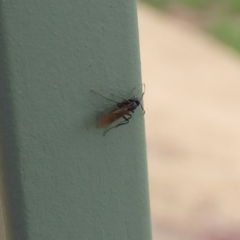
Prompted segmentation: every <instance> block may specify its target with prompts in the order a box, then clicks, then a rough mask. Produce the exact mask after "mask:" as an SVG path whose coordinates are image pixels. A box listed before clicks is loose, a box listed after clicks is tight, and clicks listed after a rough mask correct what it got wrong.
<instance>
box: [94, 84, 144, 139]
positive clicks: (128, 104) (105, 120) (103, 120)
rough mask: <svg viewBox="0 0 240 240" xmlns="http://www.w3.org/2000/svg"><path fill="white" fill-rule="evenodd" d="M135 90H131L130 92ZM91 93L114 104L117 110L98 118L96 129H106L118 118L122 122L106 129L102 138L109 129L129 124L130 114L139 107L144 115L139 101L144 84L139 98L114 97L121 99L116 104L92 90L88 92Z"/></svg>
mask: <svg viewBox="0 0 240 240" xmlns="http://www.w3.org/2000/svg"><path fill="white" fill-rule="evenodd" d="M134 90H135V88H134V89H133V90H132V92H133V91H134ZM90 91H91V92H92V93H95V94H97V95H99V96H101V97H103V98H105V99H107V100H108V101H111V102H115V103H116V104H117V107H118V108H117V109H114V110H113V111H111V112H108V113H106V114H104V115H103V116H102V117H100V118H99V119H98V121H97V124H96V127H97V128H107V127H108V126H109V125H111V124H112V123H113V122H115V121H117V120H118V119H120V118H123V121H122V122H120V123H119V124H117V125H115V126H113V127H110V128H108V129H107V130H106V131H105V132H104V134H103V136H105V135H106V134H107V132H108V131H110V130H111V129H113V128H117V127H120V126H123V125H125V124H128V123H129V120H130V119H131V118H132V115H131V113H134V110H135V109H136V108H137V107H138V106H139V105H140V106H141V108H142V111H143V114H145V110H144V108H143V106H142V103H141V100H142V98H143V96H144V94H145V84H143V92H142V95H141V97H140V98H136V97H135V96H133V97H132V98H129V99H125V98H122V97H119V96H116V97H119V98H121V99H122V101H121V102H117V101H115V100H112V99H110V98H107V97H105V96H103V95H102V94H100V93H98V92H96V91H94V90H90ZM111 95H112V96H115V95H114V94H111Z"/></svg>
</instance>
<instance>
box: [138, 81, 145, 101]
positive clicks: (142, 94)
mask: <svg viewBox="0 0 240 240" xmlns="http://www.w3.org/2000/svg"><path fill="white" fill-rule="evenodd" d="M145 90H146V87H145V84H143V93H142V96H141V98H140V99H139V100H140V101H141V100H142V98H143V95H144V94H145Z"/></svg>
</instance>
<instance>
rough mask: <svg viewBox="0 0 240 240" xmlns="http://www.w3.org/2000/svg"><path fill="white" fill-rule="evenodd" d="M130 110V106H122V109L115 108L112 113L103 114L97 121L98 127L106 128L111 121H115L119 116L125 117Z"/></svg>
mask: <svg viewBox="0 0 240 240" xmlns="http://www.w3.org/2000/svg"><path fill="white" fill-rule="evenodd" d="M128 112H129V110H128V107H127V106H126V107H122V108H120V109H117V110H114V111H112V112H110V113H107V114H105V115H103V116H102V117H101V118H99V119H98V121H97V128H104V127H107V126H109V125H110V124H111V123H113V122H115V121H116V120H118V119H119V118H121V117H123V116H124V115H126V114H127V113H128Z"/></svg>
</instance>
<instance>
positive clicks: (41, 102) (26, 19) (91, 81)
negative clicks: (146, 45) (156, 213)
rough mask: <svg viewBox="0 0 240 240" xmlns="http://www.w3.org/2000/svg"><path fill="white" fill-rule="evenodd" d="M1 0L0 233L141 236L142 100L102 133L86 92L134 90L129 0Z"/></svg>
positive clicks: (94, 99)
mask: <svg viewBox="0 0 240 240" xmlns="http://www.w3.org/2000/svg"><path fill="white" fill-rule="evenodd" d="M0 4H1V19H0V20H1V21H0V24H1V26H0V45H1V46H0V51H1V52H0V77H1V79H0V115H1V117H0V124H1V125H0V127H1V132H0V135H1V142H0V144H1V173H2V178H3V185H4V186H3V189H2V191H3V192H2V201H3V205H4V210H5V213H6V216H5V218H4V219H5V224H2V225H5V230H6V237H5V238H6V239H14V240H43V239H48V240H51V239H58V240H66V239H71V240H75V239H76V240H77V239H78V240H79V239H82V240H98V239H99V240H114V239H119V240H124V239H128V240H133V239H136V240H149V239H150V220H149V201H148V184H147V170H146V152H145V134H144V121H143V115H142V113H141V109H139V110H138V109H137V110H136V113H135V114H134V116H133V118H132V119H131V122H130V123H129V124H127V125H125V126H123V127H120V128H117V129H115V130H112V131H110V132H109V133H108V134H107V135H106V136H105V137H103V136H102V133H103V131H102V130H99V129H96V128H95V123H96V119H97V118H98V117H99V116H100V115H101V114H103V113H105V112H106V111H108V110H110V109H114V108H115V107H116V105H115V104H114V103H113V102H108V101H106V100H105V99H103V98H101V97H99V96H98V95H95V94H93V93H91V92H90V91H89V90H90V89H94V90H96V91H98V92H100V93H101V94H104V95H106V96H109V94H111V93H114V94H116V95H119V96H122V97H123V98H128V97H131V95H130V94H132V93H131V90H132V89H133V87H136V90H135V92H134V94H135V95H140V94H141V80H140V79H141V76H140V62H139V46H138V29H137V16H136V3H135V0H129V1H126V0H116V1H110V0H101V1H97V0H79V1H72V0H70V1H58V0H41V1H32V0H24V1H13V0H6V1H1V3H0ZM117 100H119V99H117ZM2 234H3V232H2Z"/></svg>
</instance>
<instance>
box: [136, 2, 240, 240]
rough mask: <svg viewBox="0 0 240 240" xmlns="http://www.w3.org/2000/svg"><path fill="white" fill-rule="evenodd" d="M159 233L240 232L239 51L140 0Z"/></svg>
mask: <svg viewBox="0 0 240 240" xmlns="http://www.w3.org/2000/svg"><path fill="white" fill-rule="evenodd" d="M138 15H139V31H140V48H141V61H142V76H143V82H145V83H146V95H145V99H144V100H145V109H146V114H145V118H146V131H147V150H148V165H149V166H148V168H149V182H150V200H151V211H152V228H153V237H154V238H153V239H154V240H158V239H161V240H173V239H176V240H181V239H184V240H185V239H190V240H192V239H193V240H195V239H196V240H200V239H204V240H208V239H209V240H210V239H211V240H213V239H214V240H218V239H222V240H223V239H225V240H235V239H238V240H239V239H240V57H239V56H238V55H237V54H236V53H235V52H233V51H232V50H230V49H228V48H227V47H226V46H224V45H222V44H220V43H219V42H217V41H216V40H214V39H212V38H211V37H210V36H208V35H207V34H204V33H202V32H200V31H199V30H197V29H195V28H194V27H193V25H192V24H191V23H187V22H183V21H182V22H181V21H179V20H178V19H176V18H173V17H170V16H168V15H164V13H159V12H157V11H156V10H154V9H152V8H150V7H148V6H147V5H143V4H139V6H138Z"/></svg>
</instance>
